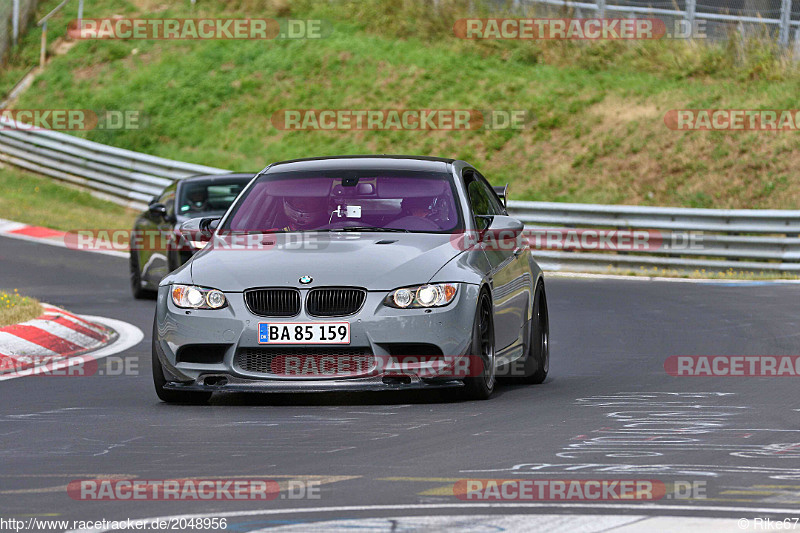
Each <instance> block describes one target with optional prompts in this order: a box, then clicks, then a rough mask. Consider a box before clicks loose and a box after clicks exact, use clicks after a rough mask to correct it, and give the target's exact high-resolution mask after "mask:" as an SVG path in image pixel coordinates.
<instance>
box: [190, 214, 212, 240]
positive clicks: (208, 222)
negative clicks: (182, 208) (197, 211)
mask: <svg viewBox="0 0 800 533" xmlns="http://www.w3.org/2000/svg"><path fill="white" fill-rule="evenodd" d="M220 220H221V217H198V218H191V219H189V220H187V221H186V222H184V223H183V224H181V233H184V234H185V233H189V234H197V233H199V234H200V237H201V238H203V239H204V240H209V239H211V236H212V235H213V234H214V231H216V229H217V227H218V226H219V221H220Z"/></svg>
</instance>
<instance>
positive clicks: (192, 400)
mask: <svg viewBox="0 0 800 533" xmlns="http://www.w3.org/2000/svg"><path fill="white" fill-rule="evenodd" d="M166 384H167V379H166V378H165V377H164V367H163V366H161V360H160V359H159V358H158V341H157V340H156V326H155V324H153V385H155V387H156V394H157V395H158V398H159V399H160V400H161V401H162V402H167V403H188V404H203V403H206V402H208V400H209V399H210V398H211V393H210V392H200V391H178V390H169V389H165V388H164V385H166Z"/></svg>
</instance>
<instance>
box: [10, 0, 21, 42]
mask: <svg viewBox="0 0 800 533" xmlns="http://www.w3.org/2000/svg"><path fill="white" fill-rule="evenodd" d="M18 40H19V0H13V4H12V7H11V46H17V41H18Z"/></svg>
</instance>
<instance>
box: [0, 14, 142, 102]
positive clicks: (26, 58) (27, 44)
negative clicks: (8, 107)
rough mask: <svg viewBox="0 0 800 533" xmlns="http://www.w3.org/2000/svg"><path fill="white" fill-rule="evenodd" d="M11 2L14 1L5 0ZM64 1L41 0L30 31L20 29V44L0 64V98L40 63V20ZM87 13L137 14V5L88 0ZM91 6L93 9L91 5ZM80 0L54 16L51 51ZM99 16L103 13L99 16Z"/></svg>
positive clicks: (49, 38) (49, 27) (49, 32)
mask: <svg viewBox="0 0 800 533" xmlns="http://www.w3.org/2000/svg"><path fill="white" fill-rule="evenodd" d="M3 1H4V2H5V1H10V0H3ZM60 3H61V0H43V1H41V2H39V5H38V6H37V9H36V14H35V15H34V16H33V17H32V18H31V20H30V23H29V25H28V28H27V29H26V31H22V32H20V42H19V44H18V46H16V47H14V48H12V49H11V50H10V52H9V53H8V57H7V58H6V64H5V65H4V66H3V65H2V64H0V100H3V99H4V97H5V95H7V94H8V92H9V91H11V89H12V88H13V87H14V85H16V84H17V83H18V82H19V81H20V80H21V79H22V77H23V76H24V75H25V74H26V73H27V72H28V71H29V70H30V69H31V68H33V67H37V66H39V53H40V50H41V38H42V30H41V28H40V27H39V26H37V25H36V23H37V22H38V21H39V20H40V19H41V18H42V17H44V16H45V15H46V14H48V13H49V12H50V11H52V10H53V9H54V8H55V7H56V6H57V5H58V4H60ZM86 6H87V7H86V10H87V14H86V15H85V16H87V17H88V16H89V14H88V10H89V9H91V10H92V11H93V12H95V13H100V12H105V13H120V14H125V13H128V14H130V13H134V12H135V9H134V7H133V6H131V5H130V4H128V3H127V2H125V1H120V0H92V1H91V2H86ZM89 6H91V8H90V7H89ZM77 14H78V2H75V1H72V2H68V3H67V4H66V5H65V6H64V8H63V9H62V10H61V11H59V12H58V13H57V14H56V15H54V16H53V17H52V18H51V19H50V20H49V21H48V25H47V43H48V54H49V55H50V54H52V53H53V52H54V44H55V43H57V42H59V40H61V39H63V38H64V36H65V35H66V33H67V24H68V22H69V21H71V20H74V19H75V18H77ZM98 16H99V15H98Z"/></svg>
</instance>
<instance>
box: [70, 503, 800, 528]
mask: <svg viewBox="0 0 800 533" xmlns="http://www.w3.org/2000/svg"><path fill="white" fill-rule="evenodd" d="M545 508H550V509H552V508H561V509H608V510H611V509H614V510H625V511H636V510H651V511H671V512H674V511H690V512H697V511H708V512H724V513H736V516H737V518H738V517H742V516H745V517H752V516H760V515H764V514H769V515H785V516H796V515H797V508H796V507H794V508H767V507H752V508H751V507H722V506H720V507H716V506H712V505H659V504H646V503H643V504H624V503H606V504H603V503H538V502H537V503H528V502H519V503H505V502H503V503H420V504H408V505H402V504H398V505H344V506H339V507H308V508H295V509H262V510H257V511H232V512H216V513H200V514H183V515H171V516H159V517H154V518H141V519H139V521H143V522H153V521H162V520H164V521H169V520H182V519H183V520H186V519H190V518H234V517H243V516H259V515H264V516H274V515H284V514H295V515H296V514H303V513H344V512H368V511H420V510H434V509H464V510H468V509H545ZM720 520H724V519H720ZM105 531H116V530H114V529H102V528H100V529H76V530H71V531H68V532H67V533H102V532H105Z"/></svg>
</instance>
